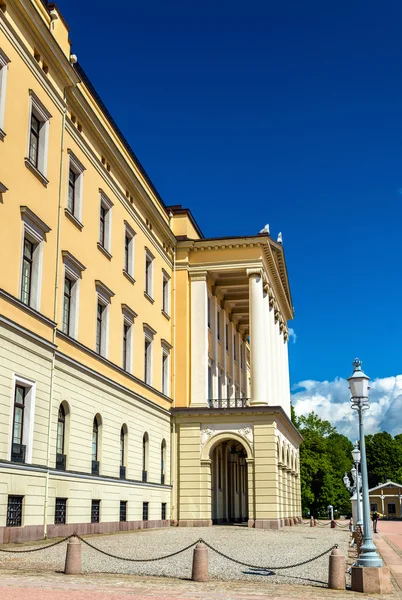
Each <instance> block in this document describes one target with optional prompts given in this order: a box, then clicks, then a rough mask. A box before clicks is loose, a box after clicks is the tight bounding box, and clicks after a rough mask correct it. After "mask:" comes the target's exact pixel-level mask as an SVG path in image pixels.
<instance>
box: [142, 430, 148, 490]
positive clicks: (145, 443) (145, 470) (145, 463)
mask: <svg viewBox="0 0 402 600" xmlns="http://www.w3.org/2000/svg"><path fill="white" fill-rule="evenodd" d="M148 467H149V435H148V432H147V431H145V432H144V435H143V436H142V482H143V483H146V482H147V481H148V476H149V470H148Z"/></svg>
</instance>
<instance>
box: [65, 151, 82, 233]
mask: <svg viewBox="0 0 402 600" xmlns="http://www.w3.org/2000/svg"><path fill="white" fill-rule="evenodd" d="M68 158H69V162H68V185H67V211H68V213H69V214H70V215H72V216H73V217H75V219H77V221H78V222H80V221H81V219H82V196H83V187H84V171H85V167H84V165H82V164H81V162H80V161H79V160H78V158H77V157H76V156H75V155H74V154H73V153H72V152H71V150H68Z"/></svg>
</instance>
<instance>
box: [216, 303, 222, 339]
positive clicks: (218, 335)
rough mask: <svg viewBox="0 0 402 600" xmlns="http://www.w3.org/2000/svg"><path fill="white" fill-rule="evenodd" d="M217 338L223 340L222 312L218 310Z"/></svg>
mask: <svg viewBox="0 0 402 600" xmlns="http://www.w3.org/2000/svg"><path fill="white" fill-rule="evenodd" d="M216 337H217V338H218V340H219V341H220V339H221V311H220V310H219V308H218V311H217V313H216Z"/></svg>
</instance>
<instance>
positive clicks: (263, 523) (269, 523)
mask: <svg viewBox="0 0 402 600" xmlns="http://www.w3.org/2000/svg"><path fill="white" fill-rule="evenodd" d="M254 527H255V529H281V520H280V519H256V520H255V522H254Z"/></svg>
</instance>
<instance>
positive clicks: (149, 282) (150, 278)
mask: <svg viewBox="0 0 402 600" xmlns="http://www.w3.org/2000/svg"><path fill="white" fill-rule="evenodd" d="M154 260H155V257H154V255H153V254H152V252H151V251H150V250H149V248H147V247H145V286H144V288H145V289H144V291H145V293H146V294H148V296H149V297H150V298H153V297H154ZM148 261H149V271H148V268H147V264H148Z"/></svg>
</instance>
